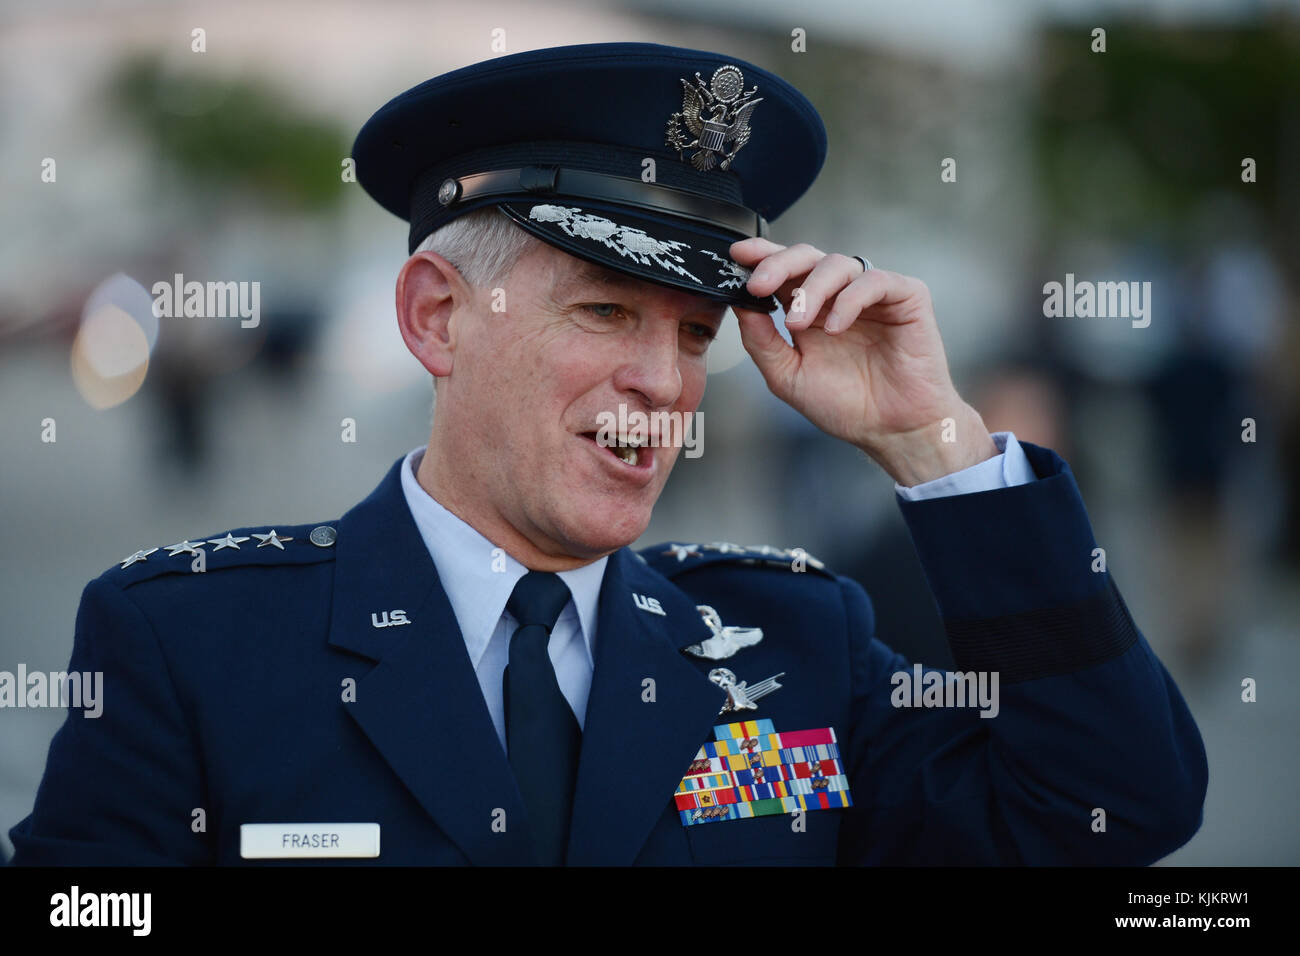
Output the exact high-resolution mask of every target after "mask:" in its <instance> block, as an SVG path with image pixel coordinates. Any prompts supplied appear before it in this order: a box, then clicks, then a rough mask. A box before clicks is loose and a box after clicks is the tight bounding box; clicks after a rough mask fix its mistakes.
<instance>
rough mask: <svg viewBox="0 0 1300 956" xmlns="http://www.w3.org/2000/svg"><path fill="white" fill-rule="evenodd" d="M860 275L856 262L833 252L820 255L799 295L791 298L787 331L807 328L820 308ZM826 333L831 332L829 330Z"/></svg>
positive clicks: (860, 268) (803, 283)
mask: <svg viewBox="0 0 1300 956" xmlns="http://www.w3.org/2000/svg"><path fill="white" fill-rule="evenodd" d="M860 275H862V263H860V262H858V260H856V259H850V258H849V257H848V256H842V255H840V254H839V253H835V252H833V253H831V254H830V255H828V256H823V257H822V258H821V259H819V260H818V261H817V264H816V265H815V266H813V270H812V272H810V273H808V277H807V278H805V279H804V280H803V282H801V283H800V285H799V288H800V289H801V290H802V294H799V293H796V294H795V295H794V296H793V297H792V301H791V306H792V308H791V310H790V311H789V312H788V313H787V315H786V323H785V325H786V328H788V329H806V328H808V327H809V326H810V325H812V323H813V320H814V319H816V318H817V315H818V313H820V312H821V310H822V306H823V305H825V304H826V302H827V301H828V300H830V299H832V298H833V297H834V296H835V295H836V293H838V292H839V291H840V290H841V289H843V288H845V286H847V285H849V284H850V283H851V282H852V281H853V280H854V279H855V278H857V277H858V276H860ZM827 331H828V332H829V331H831V330H830V328H827Z"/></svg>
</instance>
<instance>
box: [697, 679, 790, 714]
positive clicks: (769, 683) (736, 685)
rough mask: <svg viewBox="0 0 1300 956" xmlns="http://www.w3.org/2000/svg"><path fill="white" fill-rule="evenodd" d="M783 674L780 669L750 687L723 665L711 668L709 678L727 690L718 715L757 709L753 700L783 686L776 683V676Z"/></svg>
mask: <svg viewBox="0 0 1300 956" xmlns="http://www.w3.org/2000/svg"><path fill="white" fill-rule="evenodd" d="M784 676H785V671H781V673H779V674H773V675H772V676H771V677H769V678H768V679H767V680H761V681H758V682H757V683H755V684H754V686H753V687H751V686H749V683H748V682H746V681H743V680H742V681H738V680H736V674H735V672H734V671H730V670H727V668H725V667H715V668H713V670H711V671H709V680H711V681H713V683H715V684H717V685H718V686H719V687H721V688H722V689H723V690H725V691H726V692H727V702H726V703H725V704H723V705H722V710H720V711H718V715H719V716H721V715H722V714H730V713H732V712H734V711H737V710H757V709H758V704H756V703H755V701H757V700H760V699H761V698H764V697H766V696H767V695H768V694H770V693H772V691H774V690H780V689H781V688H782V687H783V686H785V685H784V684H780V683H777V678H779V677H784Z"/></svg>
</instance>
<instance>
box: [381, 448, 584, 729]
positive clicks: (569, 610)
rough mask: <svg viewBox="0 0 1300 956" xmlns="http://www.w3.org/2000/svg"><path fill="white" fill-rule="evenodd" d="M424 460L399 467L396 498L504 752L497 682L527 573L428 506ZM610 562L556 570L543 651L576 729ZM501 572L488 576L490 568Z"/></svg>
mask: <svg viewBox="0 0 1300 956" xmlns="http://www.w3.org/2000/svg"><path fill="white" fill-rule="evenodd" d="M423 457H424V449H423V448H416V449H415V450H413V451H412V452H411V453H410V454H409V455H407V456H406V460H405V461H404V462H403V463H402V492H403V494H404V495H405V496H406V504H407V507H409V508H410V509H411V516H412V517H413V518H415V524H416V527H418V528H419V529H420V537H422V538H423V539H424V544H425V546H426V547H427V548H428V549H429V556H430V557H432V558H433V564H434V566H435V567H436V568H437V569H438V579H439V580H440V581H441V582H442V587H443V590H444V591H446V592H447V600H448V601H449V602H450V604H451V609H452V611H453V612H454V613H455V615H456V623H457V624H459V625H460V633H461V636H462V637H463V638H464V639H465V650H466V652H467V653H468V654H469V660H470V663H471V664H472V665H473V666H474V672H475V673H476V674H477V675H478V683H479V687H480V688H482V690H483V699H484V700H485V701H486V702H487V708H488V713H489V714H491V715H492V723H493V724H494V725H495V726H496V729H497V737H498V738H499V739H500V741H501V749H502V750H505V749H506V712H505V694H504V693H503V691H502V689H501V678H502V676H503V675H504V674H505V670H506V664H507V663H508V662H509V660H510V654H509V652H510V635H512V634H513V633H514V632H515V628H516V627H517V626H518V624H517V622H516V621H515V619H514V617H513V616H512V615H511V614H510V612H509V611H507V610H506V601H508V600H510V594H511V592H512V591H514V589H515V585H516V584H518V583H519V579H520V578H522V577H523V576H524V574H525V573H526V572H527V570H528V569H527V568H525V567H524V566H523V565H522V564H520V563H519V562H518V561H516V560H515V559H514V558H512V557H510V555H508V554H506V553H505V552H504V551H500V552H499V553H497V554H493V552H494V551H495V550H497V546H496V545H494V544H493V543H492V542H490V541H489V540H488V539H487V538H485V537H483V536H482V535H481V534H479V533H478V532H477V531H475V530H474V529H473V528H471V527H470V526H469V525H468V524H466V523H465V522H464V521H462V520H461V519H460V518H458V517H456V516H455V515H454V514H452V513H451V512H450V511H448V510H447V509H446V508H444V507H443V506H442V505H440V504H438V502H436V501H434V500H433V498H432V497H431V496H430V495H429V493H428V492H427V491H425V490H424V488H423V487H421V485H420V483H419V482H418V481H417V480H416V478H415V472H416V470H417V469H418V468H419V467H420V460H421V459H422V458H423ZM608 560H609V558H608V557H604V558H601V559H599V560H598V561H593V562H592V563H591V564H588V565H584V566H583V567H581V568H575V569H574V570H572V571H561V572H559V574H560V578H561V580H563V581H564V583H565V584H567V585H568V586H569V603H568V604H566V605H565V606H564V610H562V611H561V612H560V618H559V620H557V621H556V622H555V627H554V628H552V629H551V641H550V643H549V644H548V645H547V651H548V652H549V653H550V656H551V666H552V667H554V668H555V679H556V681H557V682H558V683H559V685H560V692H561V693H562V694H564V699H565V700H567V701H568V702H569V706H570V707H571V708H573V713H574V716H576V717H577V718H578V725H579V726H583V722H584V720H585V718H586V715H587V693H588V692H589V691H590V690H591V674H592V670H593V669H594V668H595V654H596V603H597V600H598V598H599V597H600V583H601V580H602V579H603V578H604V576H605V563H606V562H607V561H608ZM494 567H495V568H501V569H503V570H493V568H494Z"/></svg>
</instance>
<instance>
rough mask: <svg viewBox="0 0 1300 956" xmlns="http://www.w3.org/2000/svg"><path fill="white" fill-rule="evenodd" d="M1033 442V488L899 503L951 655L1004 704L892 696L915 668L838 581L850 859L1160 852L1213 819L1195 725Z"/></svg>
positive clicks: (856, 595)
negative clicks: (846, 652)
mask: <svg viewBox="0 0 1300 956" xmlns="http://www.w3.org/2000/svg"><path fill="white" fill-rule="evenodd" d="M1024 447H1025V450H1026V453H1027V454H1028V455H1029V456H1030V461H1031V463H1032V464H1033V466H1034V469H1035V472H1036V473H1037V475H1038V480H1037V481H1035V482H1032V483H1031V484H1028V485H1022V486H1019V487H1015V488H1007V489H1001V490H997V491H989V492H983V493H979V494H970V495H958V496H954V497H948V498H939V499H933V500H928V501H918V502H904V503H903V504H902V507H903V511H904V517H905V518H906V520H907V522H908V525H909V528H910V530H911V532H912V537H913V541H914V542H915V544H916V547H917V551H918V553H919V554H920V557H921V562H922V565H923V567H924V568H925V572H926V576H927V578H928V579H929V582H930V587H931V590H932V591H933V593H934V597H935V600H936V602H937V603H938V606H939V610H940V613H941V615H942V617H943V620H944V626H945V629H946V630H947V634H948V641H949V644H950V646H951V647H952V650H953V658H954V660H955V662H956V666H955V668H954V670H956V671H960V672H964V673H970V672H976V673H979V672H985V673H987V674H991V673H993V672H996V673H997V674H998V695H997V698H998V699H997V714H996V716H992V717H981V716H980V711H979V709H978V708H973V707H964V708H963V707H905V706H894V701H893V700H891V698H895V697H896V698H897V699H898V701H899V703H900V704H901V703H902V702H903V701H902V699H903V696H904V695H903V694H902V692H901V691H899V692H898V693H897V694H896V693H895V692H896V689H897V688H899V687H900V686H901V685H902V681H897V682H896V681H895V679H894V675H895V674H897V673H900V672H902V673H907V674H908V675H909V676H910V675H912V674H913V668H912V664H911V663H909V662H908V661H906V660H905V659H904V658H903V657H902V656H901V655H898V654H895V653H894V652H892V651H891V650H890V649H889V648H888V647H886V646H885V645H884V644H883V643H881V641H880V640H878V639H876V637H875V635H874V620H873V614H872V610H871V604H870V601H869V600H868V598H867V595H866V593H865V592H864V591H863V590H862V588H861V586H859V585H858V584H857V583H856V582H854V581H852V580H850V579H848V578H840V584H841V589H842V594H843V598H844V602H845V608H846V613H847V619H848V625H849V627H850V629H851V634H850V641H851V647H852V648H853V652H852V654H853V660H852V669H853V708H854V729H853V733H852V735H851V741H850V746H849V751H848V761H847V762H848V772H849V776H850V785H851V787H852V792H853V797H854V804H855V807H857V812H855V813H853V814H851V815H850V818H849V819H848V820H846V822H845V826H844V827H843V828H842V830H841V840H840V861H841V862H843V863H849V864H908V863H921V864H995V865H999V864H1001V865H1010V864H1033V865H1080V864H1083V865H1087V864H1092V865H1147V864H1150V863H1153V862H1155V861H1156V860H1158V859H1160V858H1161V857H1163V856H1166V855H1167V854H1169V853H1170V852H1172V851H1173V850H1175V849H1177V848H1178V847H1179V846H1181V845H1183V844H1184V843H1186V842H1187V841H1188V840H1189V839H1190V838H1191V836H1192V835H1193V834H1194V833H1195V832H1196V830H1197V829H1198V828H1199V827H1200V824H1201V813H1202V807H1203V804H1204V800H1205V792H1206V785H1207V777H1208V773H1207V766H1206V758H1205V748H1204V745H1203V743H1202V741H1201V736H1200V732H1199V731H1198V730H1197V727H1196V723H1195V721H1194V720H1193V719H1192V715H1191V713H1190V712H1189V711H1188V708H1187V705H1186V703H1185V702H1184V701H1183V698H1182V695H1181V694H1180V693H1179V691H1178V688H1177V686H1175V684H1174V682H1173V680H1172V679H1171V678H1170V676H1169V674H1168V673H1167V672H1166V670H1165V668H1164V666H1163V665H1162V664H1161V663H1160V661H1159V660H1158V659H1157V658H1156V656H1155V654H1154V653H1153V651H1152V650H1151V648H1150V646H1149V645H1148V644H1147V642H1146V639H1145V638H1144V637H1143V636H1142V635H1141V633H1139V631H1138V630H1137V628H1136V627H1135V625H1134V623H1133V620H1132V618H1131V617H1130V615H1129V612H1128V608H1127V607H1126V606H1125V604H1124V601H1123V598H1121V596H1120V594H1119V591H1118V590H1117V589H1116V587H1115V584H1114V582H1113V581H1112V580H1111V577H1110V574H1109V572H1108V571H1105V570H1099V569H1100V567H1101V565H1100V564H1099V558H1100V554H1099V553H1097V552H1095V551H1094V549H1095V548H1096V547H1097V545H1096V542H1095V541H1094V539H1093V535H1092V530H1091V526H1090V525H1089V522H1088V517H1087V514H1086V512H1085V510H1084V507H1083V502H1082V500H1081V499H1080V497H1079V493H1078V488H1077V486H1076V485H1075V482H1074V479H1073V476H1072V475H1071V473H1070V470H1069V467H1068V466H1067V465H1066V464H1065V463H1064V462H1063V461H1061V459H1060V458H1058V457H1057V456H1056V455H1054V454H1053V453H1051V452H1050V451H1047V450H1046V449H1041V448H1038V447H1036V446H1033V445H1030V444H1028V443H1024ZM926 670H927V671H929V670H930V669H929V668H927V669H926ZM940 673H942V672H940ZM906 697H907V698H908V699H911V694H910V692H909V693H908V694H907V695H906ZM990 710H991V708H990ZM1103 827H1104V828H1103Z"/></svg>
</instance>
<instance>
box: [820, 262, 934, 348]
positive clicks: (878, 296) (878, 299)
mask: <svg viewBox="0 0 1300 956" xmlns="http://www.w3.org/2000/svg"><path fill="white" fill-rule="evenodd" d="M856 264H857V263H855V265H856ZM916 293H917V289H916V287H915V280H913V279H909V278H908V277H907V276H905V275H900V274H899V273H897V272H887V271H886V270H884V269H868V270H867V271H866V272H863V273H861V274H860V275H859V276H858V278H856V279H854V280H853V281H852V282H850V283H849V285H848V286H847V287H846V288H844V289H843V290H841V292H840V294H839V295H837V296H836V297H835V298H834V300H833V301H832V302H831V303H830V309H829V311H828V312H827V315H826V326H825V328H826V331H827V332H828V333H829V334H831V335H836V334H838V333H840V332H843V331H844V330H845V329H847V328H848V327H849V326H851V325H852V324H853V323H854V322H856V321H857V320H858V317H859V316H861V315H862V313H863V312H865V311H866V310H867V309H869V308H871V307H872V306H873V305H880V304H882V303H883V304H885V305H889V304H891V303H896V302H902V301H904V300H906V299H908V298H910V297H911V296H914V295H916Z"/></svg>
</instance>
